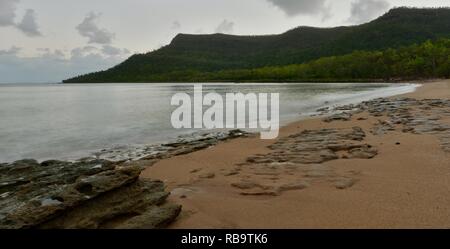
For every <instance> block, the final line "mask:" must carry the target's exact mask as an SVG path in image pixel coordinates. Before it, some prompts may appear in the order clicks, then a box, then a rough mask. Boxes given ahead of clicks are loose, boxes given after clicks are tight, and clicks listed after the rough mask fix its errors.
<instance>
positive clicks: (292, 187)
mask: <svg viewBox="0 0 450 249" xmlns="http://www.w3.org/2000/svg"><path fill="white" fill-rule="evenodd" d="M307 187H309V183H307V182H305V181H299V182H294V183H288V184H284V185H281V186H279V187H278V191H280V192H284V191H290V190H302V189H305V188H307Z"/></svg>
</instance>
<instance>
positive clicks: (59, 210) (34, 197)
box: [0, 160, 179, 229]
mask: <svg viewBox="0 0 450 249" xmlns="http://www.w3.org/2000/svg"><path fill="white" fill-rule="evenodd" d="M142 169H143V168H141V167H139V166H126V165H115V164H113V163H111V162H109V161H105V160H86V161H79V162H63V161H45V162H42V163H38V162H37V161H35V160H20V161H16V162H14V163H9V164H0V228H6V229H17V228H98V227H101V226H102V224H104V223H107V222H108V221H109V220H113V219H114V218H116V217H117V216H124V215H125V216H126V215H128V216H129V218H134V217H135V216H139V215H143V214H145V213H147V210H153V209H154V208H156V206H159V205H161V204H163V203H164V201H165V199H166V198H167V196H168V195H169V193H167V192H165V191H164V184H163V183H162V182H159V181H150V182H148V181H147V182H142V181H139V180H138V179H139V175H140V173H141V171H142ZM87 207H89V208H87ZM168 208H170V209H174V207H168ZM178 209H179V207H178ZM175 210H176V209H175ZM131 214H132V215H131ZM176 215H178V214H177V213H176V212H172V214H171V215H170V217H169V216H167V217H166V218H167V220H168V221H169V220H173V219H174V216H175V217H176ZM159 218H160V219H162V218H161V217H159ZM125 220H127V219H125ZM159 223H161V224H163V223H164V222H159Z"/></svg>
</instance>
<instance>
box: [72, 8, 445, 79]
mask: <svg viewBox="0 0 450 249" xmlns="http://www.w3.org/2000/svg"><path fill="white" fill-rule="evenodd" d="M448 37H450V9H449V8H439V9H410V8H397V9H392V10H391V11H389V12H388V13H386V14H385V15H383V16H381V17H379V18H378V19H376V20H373V21H371V22H369V23H366V24H362V25H358V26H349V27H335V28H314V27H298V28H296V29H293V30H290V31H288V32H285V33H283V34H280V35H267V36H233V35H224V34H212V35H188V34H179V35H177V36H176V37H175V38H174V39H173V41H172V42H171V44H169V45H168V46H165V47H163V48H161V49H159V50H156V51H154V52H150V53H147V54H138V55H133V56H131V57H130V58H129V59H128V60H126V61H124V62H123V63H121V64H119V65H117V66H115V67H113V68H111V69H109V70H106V71H102V72H97V73H91V74H87V75H83V76H79V77H75V78H72V79H69V80H66V81H64V82H67V83H73V82H85V83H89V82H143V81H147V82H156V81H162V82H164V81H171V79H172V78H174V77H175V76H177V75H182V74H183V73H187V72H192V71H195V72H217V71H221V70H229V69H248V68H258V67H265V66H280V65H289V64H300V63H304V62H308V61H311V60H314V59H318V58H321V57H326V56H336V55H344V54H348V53H351V52H353V51H355V50H365V51H373V50H382V49H386V48H397V47H400V46H406V45H411V44H414V43H422V42H424V41H426V40H430V39H431V40H433V39H437V38H448Z"/></svg>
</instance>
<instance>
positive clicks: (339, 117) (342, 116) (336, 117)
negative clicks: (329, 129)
mask: <svg viewBox="0 0 450 249" xmlns="http://www.w3.org/2000/svg"><path fill="white" fill-rule="evenodd" d="M351 118H352V114H351V113H348V112H342V113H336V114H333V115H331V116H329V117H326V118H324V119H323V121H324V122H327V123H330V122H333V121H349V120H350V119H351Z"/></svg>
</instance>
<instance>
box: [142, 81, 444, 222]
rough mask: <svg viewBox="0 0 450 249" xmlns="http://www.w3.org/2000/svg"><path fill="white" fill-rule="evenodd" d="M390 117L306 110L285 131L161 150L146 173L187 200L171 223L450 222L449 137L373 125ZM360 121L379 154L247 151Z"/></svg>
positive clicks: (435, 87)
mask: <svg viewBox="0 0 450 249" xmlns="http://www.w3.org/2000/svg"><path fill="white" fill-rule="evenodd" d="M400 97H411V98H415V99H427V98H432V99H438V98H439V99H449V98H450V81H437V82H428V83H425V84H424V85H423V86H422V87H420V88H419V89H418V90H417V91H416V92H414V93H410V94H407V95H404V96H400ZM412 108H413V109H417V108H419V109H420V108H421V106H414V107H412ZM422 111H423V110H422ZM425 111H426V112H430V113H431V112H434V109H431V110H425ZM442 113H444V114H442ZM447 114H448V115H447ZM433 115H434V113H433ZM436 115H437V114H436ZM385 119H387V117H385V116H381V117H375V116H373V115H370V114H369V113H368V112H367V111H364V112H361V113H357V114H354V115H353V117H352V118H351V120H350V121H335V122H331V123H327V122H324V121H323V120H322V118H311V119H307V120H302V121H299V122H295V123H292V124H290V125H287V126H285V127H283V128H282V129H281V131H280V137H279V138H278V139H277V140H260V139H259V137H251V138H238V139H235V140H231V141H227V142H223V143H220V144H218V145H217V146H214V147H211V148H208V149H205V150H201V151H197V152H194V153H191V154H187V155H181V156H176V157H173V158H169V159H164V160H161V161H159V162H157V163H156V164H154V165H153V166H151V167H149V168H147V169H146V170H145V171H144V172H143V173H142V174H141V177H142V178H152V179H161V180H163V181H164V182H165V183H166V185H167V186H168V190H169V191H171V192H172V194H171V196H170V197H169V201H170V202H173V203H177V204H181V205H182V206H183V210H182V213H181V215H180V216H179V218H178V219H177V221H176V222H175V223H173V224H172V225H171V228H450V208H449V207H450V195H449V194H448V193H449V191H450V152H446V151H445V150H444V149H443V147H442V143H443V141H444V140H445V139H447V138H445V137H442V134H441V133H439V134H434V133H429V134H428V133H424V134H414V133H410V132H402V131H401V130H398V129H396V130H394V131H387V132H385V134H382V135H379V134H378V135H375V134H372V133H371V131H373V129H374V126H375V124H377V123H378V122H379V121H378V120H385ZM438 121H439V122H441V124H443V125H450V112H448V110H444V111H443V112H441V113H439V120H438ZM352 127H360V128H362V130H363V131H364V133H365V135H366V136H365V137H364V139H363V140H362V141H358V142H357V143H360V144H367V145H370V147H371V148H372V147H373V148H374V149H375V150H376V151H377V155H375V156H374V157H373V158H371V159H367V158H364V159H362V158H358V157H357V158H352V157H350V158H348V156H349V155H352V153H353V151H352V150H344V151H338V152H336V154H337V155H338V157H339V158H338V159H335V160H329V161H325V162H322V163H299V162H289V161H287V162H283V163H277V162H273V161H270V162H267V163H253V162H249V160H248V159H249V158H252V157H254V156H255V155H259V156H260V157H263V158H264V157H267V155H270V153H273V152H274V151H273V149H270V148H268V146H271V145H273V144H274V143H276V142H280V139H283V138H286V137H288V136H290V135H293V134H301V133H302V132H303V131H305V130H320V129H334V130H336V131H337V132H338V133H342V132H347V131H351V129H352ZM445 141H446V140H445ZM344 142H345V143H350V142H351V143H353V142H355V141H344ZM447 142H448V141H447ZM286 148H288V147H286ZM280 153H281V154H283V152H280ZM366 154H367V153H366ZM366 154H363V157H364V156H365V155H366Z"/></svg>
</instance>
